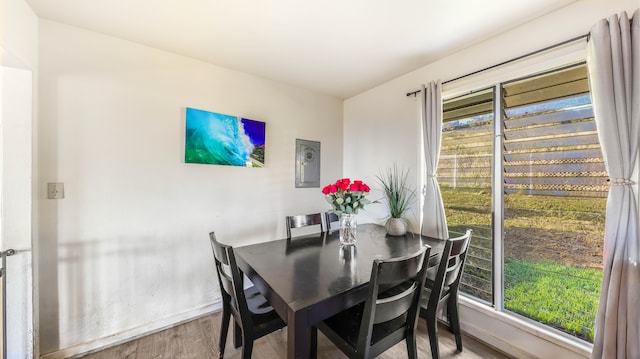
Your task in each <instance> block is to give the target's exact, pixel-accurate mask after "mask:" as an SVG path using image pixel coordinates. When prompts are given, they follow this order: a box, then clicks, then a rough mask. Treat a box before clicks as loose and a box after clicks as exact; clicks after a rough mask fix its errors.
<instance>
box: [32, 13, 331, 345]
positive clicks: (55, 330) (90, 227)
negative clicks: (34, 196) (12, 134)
mask: <svg viewBox="0 0 640 359" xmlns="http://www.w3.org/2000/svg"><path fill="white" fill-rule="evenodd" d="M39 36H40V48H39V51H40V76H39V81H40V102H39V106H40V108H39V109H40V114H41V115H40V117H39V125H38V135H39V151H38V160H39V171H40V173H39V178H38V187H39V189H40V192H39V196H40V198H41V202H40V205H39V207H38V211H39V223H38V229H39V238H38V250H39V253H41V260H40V297H41V300H40V312H41V314H40V316H41V323H40V331H41V351H42V353H51V355H50V356H51V357H60V356H63V355H72V354H76V353H80V352H85V351H87V350H91V349H94V348H96V347H99V346H102V345H107V344H110V343H112V342H114V341H118V340H122V339H125V338H127V337H131V336H134V335H139V334H141V333H144V332H146V331H149V330H154V329H157V328H159V327H162V326H166V325H169V324H171V323H175V322H177V321H179V320H183V319H187V318H190V317H192V316H194V315H198V314H199V313H202V312H206V311H209V310H212V309H214V308H217V306H218V304H219V303H218V301H219V291H218V288H217V279H216V277H215V272H214V268H213V259H212V254H211V248H210V245H209V239H208V233H209V231H216V234H217V236H218V239H219V240H221V241H222V242H226V243H229V244H233V245H240V244H246V243H250V242H258V241H265V240H270V239H273V238H275V237H283V236H284V235H285V229H284V217H285V215H288V214H295V213H305V212H312V211H323V210H326V209H327V208H328V205H327V204H326V202H325V201H324V199H323V197H322V195H321V193H320V189H319V188H310V189H296V188H294V179H295V175H294V159H295V153H294V150H295V139H296V138H302V139H308V140H315V141H320V142H321V159H322V163H321V173H322V177H321V182H323V183H324V182H326V183H328V182H330V181H334V180H335V179H336V178H338V177H340V176H341V175H342V133H341V131H340V128H341V125H342V101H341V100H338V99H336V98H331V97H327V96H324V95H318V94H314V93H311V92H309V91H306V90H301V89H297V88H294V87H291V86H287V85H284V84H280V83H276V82H272V81H268V80H265V79H261V78H258V77H254V76H250V75H247V74H244V73H240V72H236V71H231V70H228V69H224V68H220V67H216V66H213V65H210V64H206V63H203V62H200V61H196V60H193V59H189V58H185V57H182V56H178V55H174V54H171V53H167V52H163V51H159V50H156V49H153V48H149V47H145V46H141V45H139V44H136V43H132V42H128V41H123V40H120V39H116V38H112V37H107V36H104V35H101V34H97V33H92V32H88V31H85V30H82V29H78V28H74V27H70V26H67V25H63V24H60V23H55V22H51V21H48V20H41V21H40V29H39ZM212 46H215V44H212ZM185 107H195V108H199V109H204V110H209V111H215V112H221V113H226V114H231V115H237V116H243V117H248V118H252V119H256V120H260V121H265V122H266V123H267V149H266V167H265V168H239V167H230V166H212V165H197V164H185V163H183V162H184V161H183V158H184V157H183V156H184V132H185V123H184V121H185ZM336 129H338V130H336ZM47 182H63V183H64V186H65V187H64V190H65V198H64V199H61V200H46V199H44V198H45V196H46V185H47Z"/></svg>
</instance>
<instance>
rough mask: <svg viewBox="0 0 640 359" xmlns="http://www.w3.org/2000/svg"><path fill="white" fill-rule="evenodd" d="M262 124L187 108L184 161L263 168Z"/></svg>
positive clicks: (263, 144)
mask: <svg viewBox="0 0 640 359" xmlns="http://www.w3.org/2000/svg"><path fill="white" fill-rule="evenodd" d="M265 130H266V124H265V123H264V122H261V121H256V120H250V119H248V118H241V117H236V116H231V115H225V114H222V113H217V112H210V111H204V110H198V109H195V108H190V107H187V111H186V137H185V142H184V143H185V149H184V161H185V162H186V163H203V164H212V165H227V166H243V167H264V154H265V139H266V131H265Z"/></svg>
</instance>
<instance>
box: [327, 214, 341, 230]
mask: <svg viewBox="0 0 640 359" xmlns="http://www.w3.org/2000/svg"><path fill="white" fill-rule="evenodd" d="M337 222H340V216H338V215H337V214H335V213H333V212H325V214H324V223H325V224H326V225H327V231H331V223H337Z"/></svg>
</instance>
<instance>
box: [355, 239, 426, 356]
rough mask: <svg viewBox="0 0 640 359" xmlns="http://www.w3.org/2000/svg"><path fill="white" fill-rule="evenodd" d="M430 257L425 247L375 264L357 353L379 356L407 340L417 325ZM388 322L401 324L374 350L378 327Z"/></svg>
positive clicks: (377, 261)
mask: <svg viewBox="0 0 640 359" xmlns="http://www.w3.org/2000/svg"><path fill="white" fill-rule="evenodd" d="M430 253H431V247H429V246H425V247H423V248H421V249H420V250H419V251H418V252H416V253H414V254H412V255H409V256H406V257H401V258H392V259H384V260H383V259H376V260H374V261H373V268H372V270H371V280H370V282H369V296H368V297H367V301H366V302H365V305H364V312H363V315H362V324H361V326H360V332H359V333H358V342H357V347H358V348H357V351H358V352H360V353H365V354H364V357H373V356H377V355H379V354H380V353H382V352H383V351H385V350H386V349H388V348H390V347H391V346H393V345H395V344H396V343H397V342H398V341H399V340H402V339H404V338H405V337H406V335H407V330H408V329H409V328H411V327H410V326H415V325H416V322H417V318H418V316H417V315H418V310H419V306H420V296H421V294H422V287H423V286H424V282H425V278H426V273H427V271H426V267H427V266H426V265H425V263H426V261H428V258H429V254H430ZM425 258H426V259H425ZM389 321H401V322H402V323H399V322H394V323H395V324H396V325H394V326H393V328H394V329H393V330H392V331H391V332H389V333H384V334H385V335H384V337H385V339H381V340H378V341H377V342H376V343H375V346H376V348H375V349H372V348H371V344H372V343H371V340H372V332H373V331H374V329H375V326H376V325H378V324H381V323H385V322H389ZM382 325H385V324H382Z"/></svg>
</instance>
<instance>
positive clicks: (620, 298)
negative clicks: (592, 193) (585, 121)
mask: <svg viewBox="0 0 640 359" xmlns="http://www.w3.org/2000/svg"><path fill="white" fill-rule="evenodd" d="M639 23H640V15H639V11H638V10H636V11H635V13H634V15H633V18H632V21H629V18H628V16H627V14H626V13H621V14H620V15H619V16H618V15H613V16H611V17H609V18H608V19H602V20H601V21H599V22H598V23H596V24H595V25H594V26H593V27H592V28H591V33H590V39H589V46H588V55H587V64H588V68H589V81H590V85H591V95H592V98H593V108H594V113H595V120H596V124H597V127H598V136H599V138H600V144H601V146H602V153H603V156H604V159H605V163H606V166H607V171H608V172H609V178H610V185H611V186H610V189H609V198H608V201H607V212H606V223H605V234H604V277H603V281H602V293H601V295H600V304H599V307H598V314H597V317H596V324H595V338H594V344H593V352H592V354H591V357H592V358H593V359H595V358H598V359H600V358H607V359H611V358H640V266H639V265H638V260H639V257H640V252H639V245H640V240H639V236H638V206H637V198H638V176H637V172H635V173H634V169H635V168H636V163H637V160H638V146H639V140H640V46H639V44H638V42H639V41H640V38H639V36H638V28H639V25H640V24H639ZM632 176H633V177H632Z"/></svg>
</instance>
